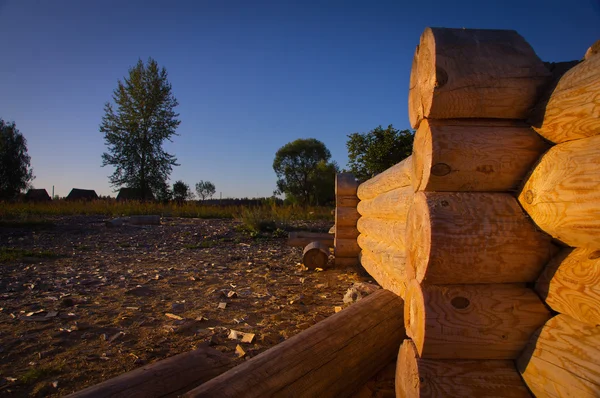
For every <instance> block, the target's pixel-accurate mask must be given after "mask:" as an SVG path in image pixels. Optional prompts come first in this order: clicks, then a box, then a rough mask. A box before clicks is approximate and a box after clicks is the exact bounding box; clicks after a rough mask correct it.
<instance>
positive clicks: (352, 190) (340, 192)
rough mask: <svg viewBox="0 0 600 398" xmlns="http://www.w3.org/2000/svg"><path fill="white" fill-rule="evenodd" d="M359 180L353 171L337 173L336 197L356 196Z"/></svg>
mask: <svg viewBox="0 0 600 398" xmlns="http://www.w3.org/2000/svg"><path fill="white" fill-rule="evenodd" d="M357 189H358V182H357V181H356V178H355V177H354V175H353V174H352V173H337V174H336V175H335V197H336V198H337V197H338V196H356V190H357Z"/></svg>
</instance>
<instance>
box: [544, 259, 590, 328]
mask: <svg viewBox="0 0 600 398" xmlns="http://www.w3.org/2000/svg"><path fill="white" fill-rule="evenodd" d="M535 290H536V291H537V293H538V294H539V295H540V297H541V298H542V299H544V300H545V301H546V304H547V305H549V306H550V308H552V309H553V310H554V311H556V312H560V313H563V314H567V315H569V316H570V317H571V318H573V319H576V320H578V321H580V322H583V323H589V324H592V325H600V250H593V249H584V248H579V249H563V250H562V251H561V252H560V253H559V254H558V255H556V256H555V257H554V258H553V259H552V260H551V261H550V263H549V264H548V265H547V266H546V268H545V269H544V271H543V272H542V274H541V275H540V277H539V279H538V281H537V283H536V285H535Z"/></svg>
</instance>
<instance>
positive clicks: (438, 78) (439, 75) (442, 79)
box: [435, 66, 448, 88]
mask: <svg viewBox="0 0 600 398" xmlns="http://www.w3.org/2000/svg"><path fill="white" fill-rule="evenodd" d="M446 83H448V73H447V72H446V70H445V69H444V68H440V67H439V66H438V67H436V68H435V87H437V88H439V87H443V86H445V85H446Z"/></svg>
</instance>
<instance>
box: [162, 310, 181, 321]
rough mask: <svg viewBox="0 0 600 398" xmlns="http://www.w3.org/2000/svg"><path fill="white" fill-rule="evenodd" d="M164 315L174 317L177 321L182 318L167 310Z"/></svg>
mask: <svg viewBox="0 0 600 398" xmlns="http://www.w3.org/2000/svg"><path fill="white" fill-rule="evenodd" d="M165 316H166V317H167V318H171V319H175V320H177V321H181V320H183V318H182V317H180V316H179V315H175V314H171V313H170V312H167V313H165Z"/></svg>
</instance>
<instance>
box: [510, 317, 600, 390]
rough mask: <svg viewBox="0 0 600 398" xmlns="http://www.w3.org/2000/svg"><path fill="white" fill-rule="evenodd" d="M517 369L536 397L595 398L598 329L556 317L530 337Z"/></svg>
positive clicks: (599, 376) (599, 374)
mask: <svg viewBox="0 0 600 398" xmlns="http://www.w3.org/2000/svg"><path fill="white" fill-rule="evenodd" d="M517 368H518V370H519V371H520V372H521V375H522V376H523V379H524V380H525V383H527V386H528V387H529V389H530V390H531V391H532V392H533V393H534V394H535V396H536V397H578V398H579V397H581V398H585V397H590V398H591V397H598V396H600V328H598V327H597V326H592V325H587V324H584V323H582V322H579V321H577V320H575V319H573V318H570V317H569V316H568V315H564V314H559V315H557V316H555V317H554V318H552V319H551V320H549V321H548V322H547V323H546V324H545V325H544V327H543V328H541V330H538V331H537V332H536V333H535V334H534V335H533V336H532V337H531V340H530V342H529V344H528V345H527V348H526V349H525V350H524V351H523V354H522V355H521V356H520V357H519V359H518V360H517Z"/></svg>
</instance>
